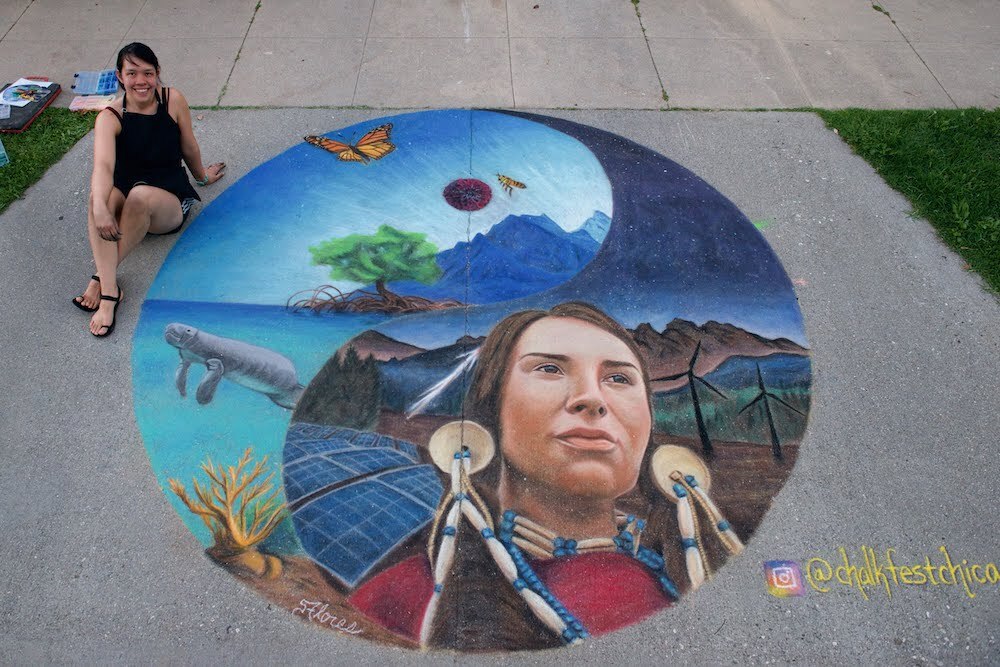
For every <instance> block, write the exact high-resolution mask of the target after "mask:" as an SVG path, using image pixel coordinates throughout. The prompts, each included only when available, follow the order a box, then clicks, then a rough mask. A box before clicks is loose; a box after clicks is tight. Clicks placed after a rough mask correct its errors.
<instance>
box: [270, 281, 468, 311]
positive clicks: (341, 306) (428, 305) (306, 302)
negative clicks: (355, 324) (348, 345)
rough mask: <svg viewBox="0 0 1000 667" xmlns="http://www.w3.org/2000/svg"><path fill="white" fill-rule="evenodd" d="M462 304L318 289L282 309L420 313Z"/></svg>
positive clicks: (328, 287)
mask: <svg viewBox="0 0 1000 667" xmlns="http://www.w3.org/2000/svg"><path fill="white" fill-rule="evenodd" d="M463 305H465V304H463V303H462V302H461V301H455V300H454V299H445V300H443V301H431V300H430V299H425V298H423V297H419V296H400V295H398V294H394V293H392V292H390V291H389V290H387V289H384V288H383V289H381V290H379V291H378V292H366V291H364V290H352V291H350V292H342V291H341V290H339V289H337V288H336V287H334V286H333V285H321V286H320V287H317V288H315V289H311V290H302V291H299V292H296V293H295V294H293V295H292V296H290V297H288V301H287V302H286V303H285V307H286V308H288V309H289V310H291V311H292V312H298V311H300V310H311V311H312V312H314V313H389V314H393V315H399V314H404V313H420V312H424V311H428V310H445V309H447V308H459V307H461V306H463Z"/></svg>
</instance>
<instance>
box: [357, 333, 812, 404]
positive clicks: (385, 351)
mask: <svg viewBox="0 0 1000 667" xmlns="http://www.w3.org/2000/svg"><path fill="white" fill-rule="evenodd" d="M630 333H631V334H632V337H633V339H634V340H635V341H636V344H637V345H638V346H639V349H640V350H641V351H642V353H643V356H644V357H645V361H646V363H647V365H648V366H649V369H650V377H651V378H657V377H663V376H667V375H674V374H676V373H681V372H683V371H686V370H687V368H688V365H689V362H690V359H691V355H692V354H693V352H694V349H695V347H696V346H697V344H698V342H699V341H700V342H701V349H700V351H699V353H698V359H697V363H696V364H695V373H696V374H698V375H700V376H703V377H706V379H708V380H709V381H710V382H713V383H714V382H716V381H717V382H718V383H719V384H720V385H722V386H725V387H728V388H739V387H749V386H755V385H756V365H757V364H760V365H761V368H762V370H763V372H764V373H765V377H766V379H767V383H768V385H769V386H772V385H773V386H774V387H793V386H794V387H799V388H803V389H808V386H809V382H810V364H809V359H808V356H809V351H808V350H807V349H806V348H803V347H802V346H800V345H798V344H796V343H794V342H792V341H790V340H788V339H786V338H777V339H770V338H764V337H763V336H759V335H757V334H755V333H752V332H749V331H745V330H743V329H741V328H740V327H737V326H734V325H732V324H724V323H719V322H713V321H709V322H706V323H705V324H702V325H700V326H699V325H696V324H694V323H693V322H689V321H687V320H682V319H679V318H678V319H674V320H672V321H671V322H670V323H668V324H667V326H666V327H665V328H664V329H663V331H659V332H658V331H656V330H655V329H654V328H653V327H652V326H651V325H650V324H640V325H639V326H637V327H636V328H635V329H634V330H630ZM483 340H484V338H483V337H478V338H474V337H471V336H464V337H462V338H460V339H458V340H457V341H455V343H453V344H451V345H446V346H444V347H439V348H435V349H431V350H425V349H423V348H420V347H417V346H414V345H410V344H407V343H402V342H400V341H397V340H394V339H392V338H389V337H388V336H385V335H383V334H381V333H379V332H377V331H366V332H364V333H362V334H359V335H358V336H356V337H355V338H353V339H351V340H350V341H349V342H348V343H347V344H346V345H344V347H343V348H342V349H341V351H340V352H338V354H341V355H342V354H343V353H344V352H345V351H346V349H347V348H349V347H350V348H354V350H355V352H356V353H357V354H358V356H359V357H360V358H362V359H364V358H366V357H369V356H370V357H373V358H375V359H376V360H377V361H378V362H379V374H380V378H381V386H382V400H383V405H384V407H385V408H387V409H389V410H393V411H396V412H403V411H405V410H407V409H408V408H409V406H410V405H412V404H413V403H414V402H415V401H416V400H418V399H419V398H420V396H421V394H422V393H423V392H424V391H425V390H426V389H427V388H428V387H430V386H432V385H433V384H435V383H436V382H437V381H439V380H440V379H442V378H443V377H445V376H446V375H447V374H448V373H449V372H451V371H452V370H453V369H455V368H456V367H457V366H458V365H459V364H460V363H461V360H462V358H463V356H464V355H465V354H467V353H468V352H469V351H470V350H473V349H475V348H476V347H478V346H479V345H480V344H481V343H482V342H483ZM468 379H469V378H468V377H465V378H463V379H462V380H461V381H455V382H454V383H452V385H451V386H450V387H449V388H448V389H447V390H446V391H444V392H443V394H442V395H441V396H440V397H439V398H438V399H437V400H436V401H435V403H434V404H432V405H431V406H430V410H429V411H430V412H433V413H435V414H456V413H457V412H458V410H459V409H460V407H461V402H462V398H463V396H464V393H465V388H466V386H467V384H468ZM686 382H687V379H686V378H683V377H682V378H678V379H676V380H672V381H669V382H657V383H656V384H655V385H654V391H655V392H657V393H665V392H670V391H673V390H675V389H678V388H681V387H684V386H685V384H686Z"/></svg>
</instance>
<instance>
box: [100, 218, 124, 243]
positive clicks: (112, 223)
mask: <svg viewBox="0 0 1000 667" xmlns="http://www.w3.org/2000/svg"><path fill="white" fill-rule="evenodd" d="M94 226H96V227H97V233H98V234H100V235H101V238H102V239H104V240H105V241H112V242H114V241H117V240H118V239H120V238H121V237H122V232H121V229H119V228H118V221H117V220H115V216H113V215H111V212H110V211H104V212H98V211H94Z"/></svg>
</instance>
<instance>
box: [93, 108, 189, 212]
mask: <svg viewBox="0 0 1000 667" xmlns="http://www.w3.org/2000/svg"><path fill="white" fill-rule="evenodd" d="M154 95H155V96H156V102H157V106H156V113H154V114H150V115H146V114H139V113H128V109H127V108H126V103H127V100H126V99H125V98H124V97H123V98H122V114H121V115H119V114H118V112H117V111H115V110H114V109H111V111H112V112H114V114H115V115H116V116H118V120H119V122H121V126H122V130H121V132H119V133H118V138H117V140H116V142H115V175H114V183H115V187H116V188H118V189H119V190H121V191H122V194H124V195H125V196H128V193H129V191H130V190H131V189H132V188H133V187H134V186H136V185H140V184H141V185H152V186H155V187H158V188H162V189H164V190H166V191H168V192H172V193H173V194H175V195H176V196H177V198H178V199H179V200H180V201H181V202H183V201H184V200H185V199H188V198H193V199H198V200H199V201H200V200H201V197H199V196H198V193H197V192H195V190H194V188H193V187H191V182H190V181H189V180H188V175H187V172H186V171H185V170H184V167H183V166H181V159H182V158H183V156H182V154H181V129H180V127H178V126H177V122H176V121H174V119H173V118H171V116H170V114H169V113H168V112H167V101H168V99H169V95H170V89H169V88H163V89H162V96H161V94H160V93H159V92H155V91H154Z"/></svg>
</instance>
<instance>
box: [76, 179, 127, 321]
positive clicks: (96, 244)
mask: <svg viewBox="0 0 1000 667" xmlns="http://www.w3.org/2000/svg"><path fill="white" fill-rule="evenodd" d="M124 204H125V195H123V194H122V191H121V190H119V189H118V188H112V189H111V194H110V195H109V196H108V210H109V211H111V214H112V215H113V216H115V219H118V218H119V217H120V216H121V211H122V206H123V205H124ZM87 236H88V237H89V239H90V249H91V251H92V252H93V254H94V266H95V267H97V268H95V270H94V274H95V275H98V276H100V275H101V270H100V266H99V265H100V264H101V261H100V259H99V257H103V256H104V255H107V254H109V253H111V252H114V253H115V255H116V256H117V253H118V249H117V247H118V244H117V243H115V242H113V241H105V240H104V239H102V238H101V235H100V234H98V233H97V226H96V225H95V224H94V203H93V202H89V203H88V204H87ZM100 297H101V285H100V284H99V283H97V282H95V281H93V280H91V281H90V282H89V283H87V288H86V289H85V290H84V292H83V298H81V299H80V303H81V304H83V305H84V306H87V307H88V308H97V306H98V304H99V302H100Z"/></svg>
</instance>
